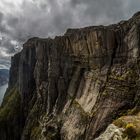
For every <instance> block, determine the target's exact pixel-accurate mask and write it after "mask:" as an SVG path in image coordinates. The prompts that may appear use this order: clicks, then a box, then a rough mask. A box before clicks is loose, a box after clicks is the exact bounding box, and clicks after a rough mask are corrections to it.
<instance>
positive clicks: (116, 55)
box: [0, 12, 140, 140]
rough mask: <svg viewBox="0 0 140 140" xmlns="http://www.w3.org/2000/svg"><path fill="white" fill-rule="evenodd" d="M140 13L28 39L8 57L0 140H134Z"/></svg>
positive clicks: (139, 118)
mask: <svg viewBox="0 0 140 140" xmlns="http://www.w3.org/2000/svg"><path fill="white" fill-rule="evenodd" d="M139 99H140V12H138V13H136V14H135V15H134V16H133V17H132V18H131V19H129V20H128V21H122V22H120V23H118V24H115V25H110V26H92V27H85V28H79V29H68V30H67V32H66V33H65V34H64V35H63V36H57V37H55V38H54V39H50V38H48V39H41V38H37V37H35V38H31V39H29V40H28V41H27V42H26V43H25V44H24V45H23V50H22V51H21V52H20V53H18V54H16V55H15V56H14V57H12V61H11V69H10V79H9V87H8V89H7V92H6V94H5V97H4V100H3V103H2V106H1V108H0V138H1V140H94V139H96V140H115V139H117V140H122V139H124V140H126V139H127V140H128V139H129V140H131V139H134V140H138V139H139V138H140V125H139V124H140V113H139V112H140V108H139V106H140V100H139Z"/></svg>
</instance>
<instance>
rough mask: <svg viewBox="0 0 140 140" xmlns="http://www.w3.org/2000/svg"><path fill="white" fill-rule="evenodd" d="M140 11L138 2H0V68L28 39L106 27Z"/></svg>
mask: <svg viewBox="0 0 140 140" xmlns="http://www.w3.org/2000/svg"><path fill="white" fill-rule="evenodd" d="M139 10H140V0H0V68H8V67H9V65H10V56H11V55H13V54H14V53H15V52H17V51H18V50H19V49H18V47H21V46H22V43H23V42H25V41H26V40H27V39H28V38H30V37H34V36H38V37H48V36H55V35H60V34H63V33H64V32H65V30H66V29H67V28H76V27H84V26H90V25H100V24H103V25H108V24H112V23H116V22H119V21H120V20H126V19H128V18H130V17H131V16H132V15H133V14H134V13H135V12H137V11H139Z"/></svg>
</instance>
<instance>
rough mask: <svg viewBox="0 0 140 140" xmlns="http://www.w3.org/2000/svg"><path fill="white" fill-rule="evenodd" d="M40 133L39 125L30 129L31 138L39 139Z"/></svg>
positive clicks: (33, 139)
mask: <svg viewBox="0 0 140 140" xmlns="http://www.w3.org/2000/svg"><path fill="white" fill-rule="evenodd" d="M40 135H41V128H40V126H39V125H38V126H36V127H34V128H33V129H32V131H31V138H32V140H36V139H39V138H40Z"/></svg>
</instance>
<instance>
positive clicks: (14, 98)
mask: <svg viewBox="0 0 140 140" xmlns="http://www.w3.org/2000/svg"><path fill="white" fill-rule="evenodd" d="M19 112H20V94H19V92H18V91H17V89H16V88H15V89H12V90H11V92H9V94H7V96H5V98H4V102H3V106H2V107H1V108H0V121H4V120H5V121H6V120H9V119H14V118H13V117H15V116H17V115H18V113H19Z"/></svg>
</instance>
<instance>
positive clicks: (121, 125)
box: [113, 118, 126, 128]
mask: <svg viewBox="0 0 140 140" xmlns="http://www.w3.org/2000/svg"><path fill="white" fill-rule="evenodd" d="M113 124H114V125H116V126H118V127H120V128H121V127H123V128H124V127H125V126H126V123H125V122H124V121H123V120H122V119H121V118H119V119H117V120H115V121H114V122H113Z"/></svg>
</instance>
